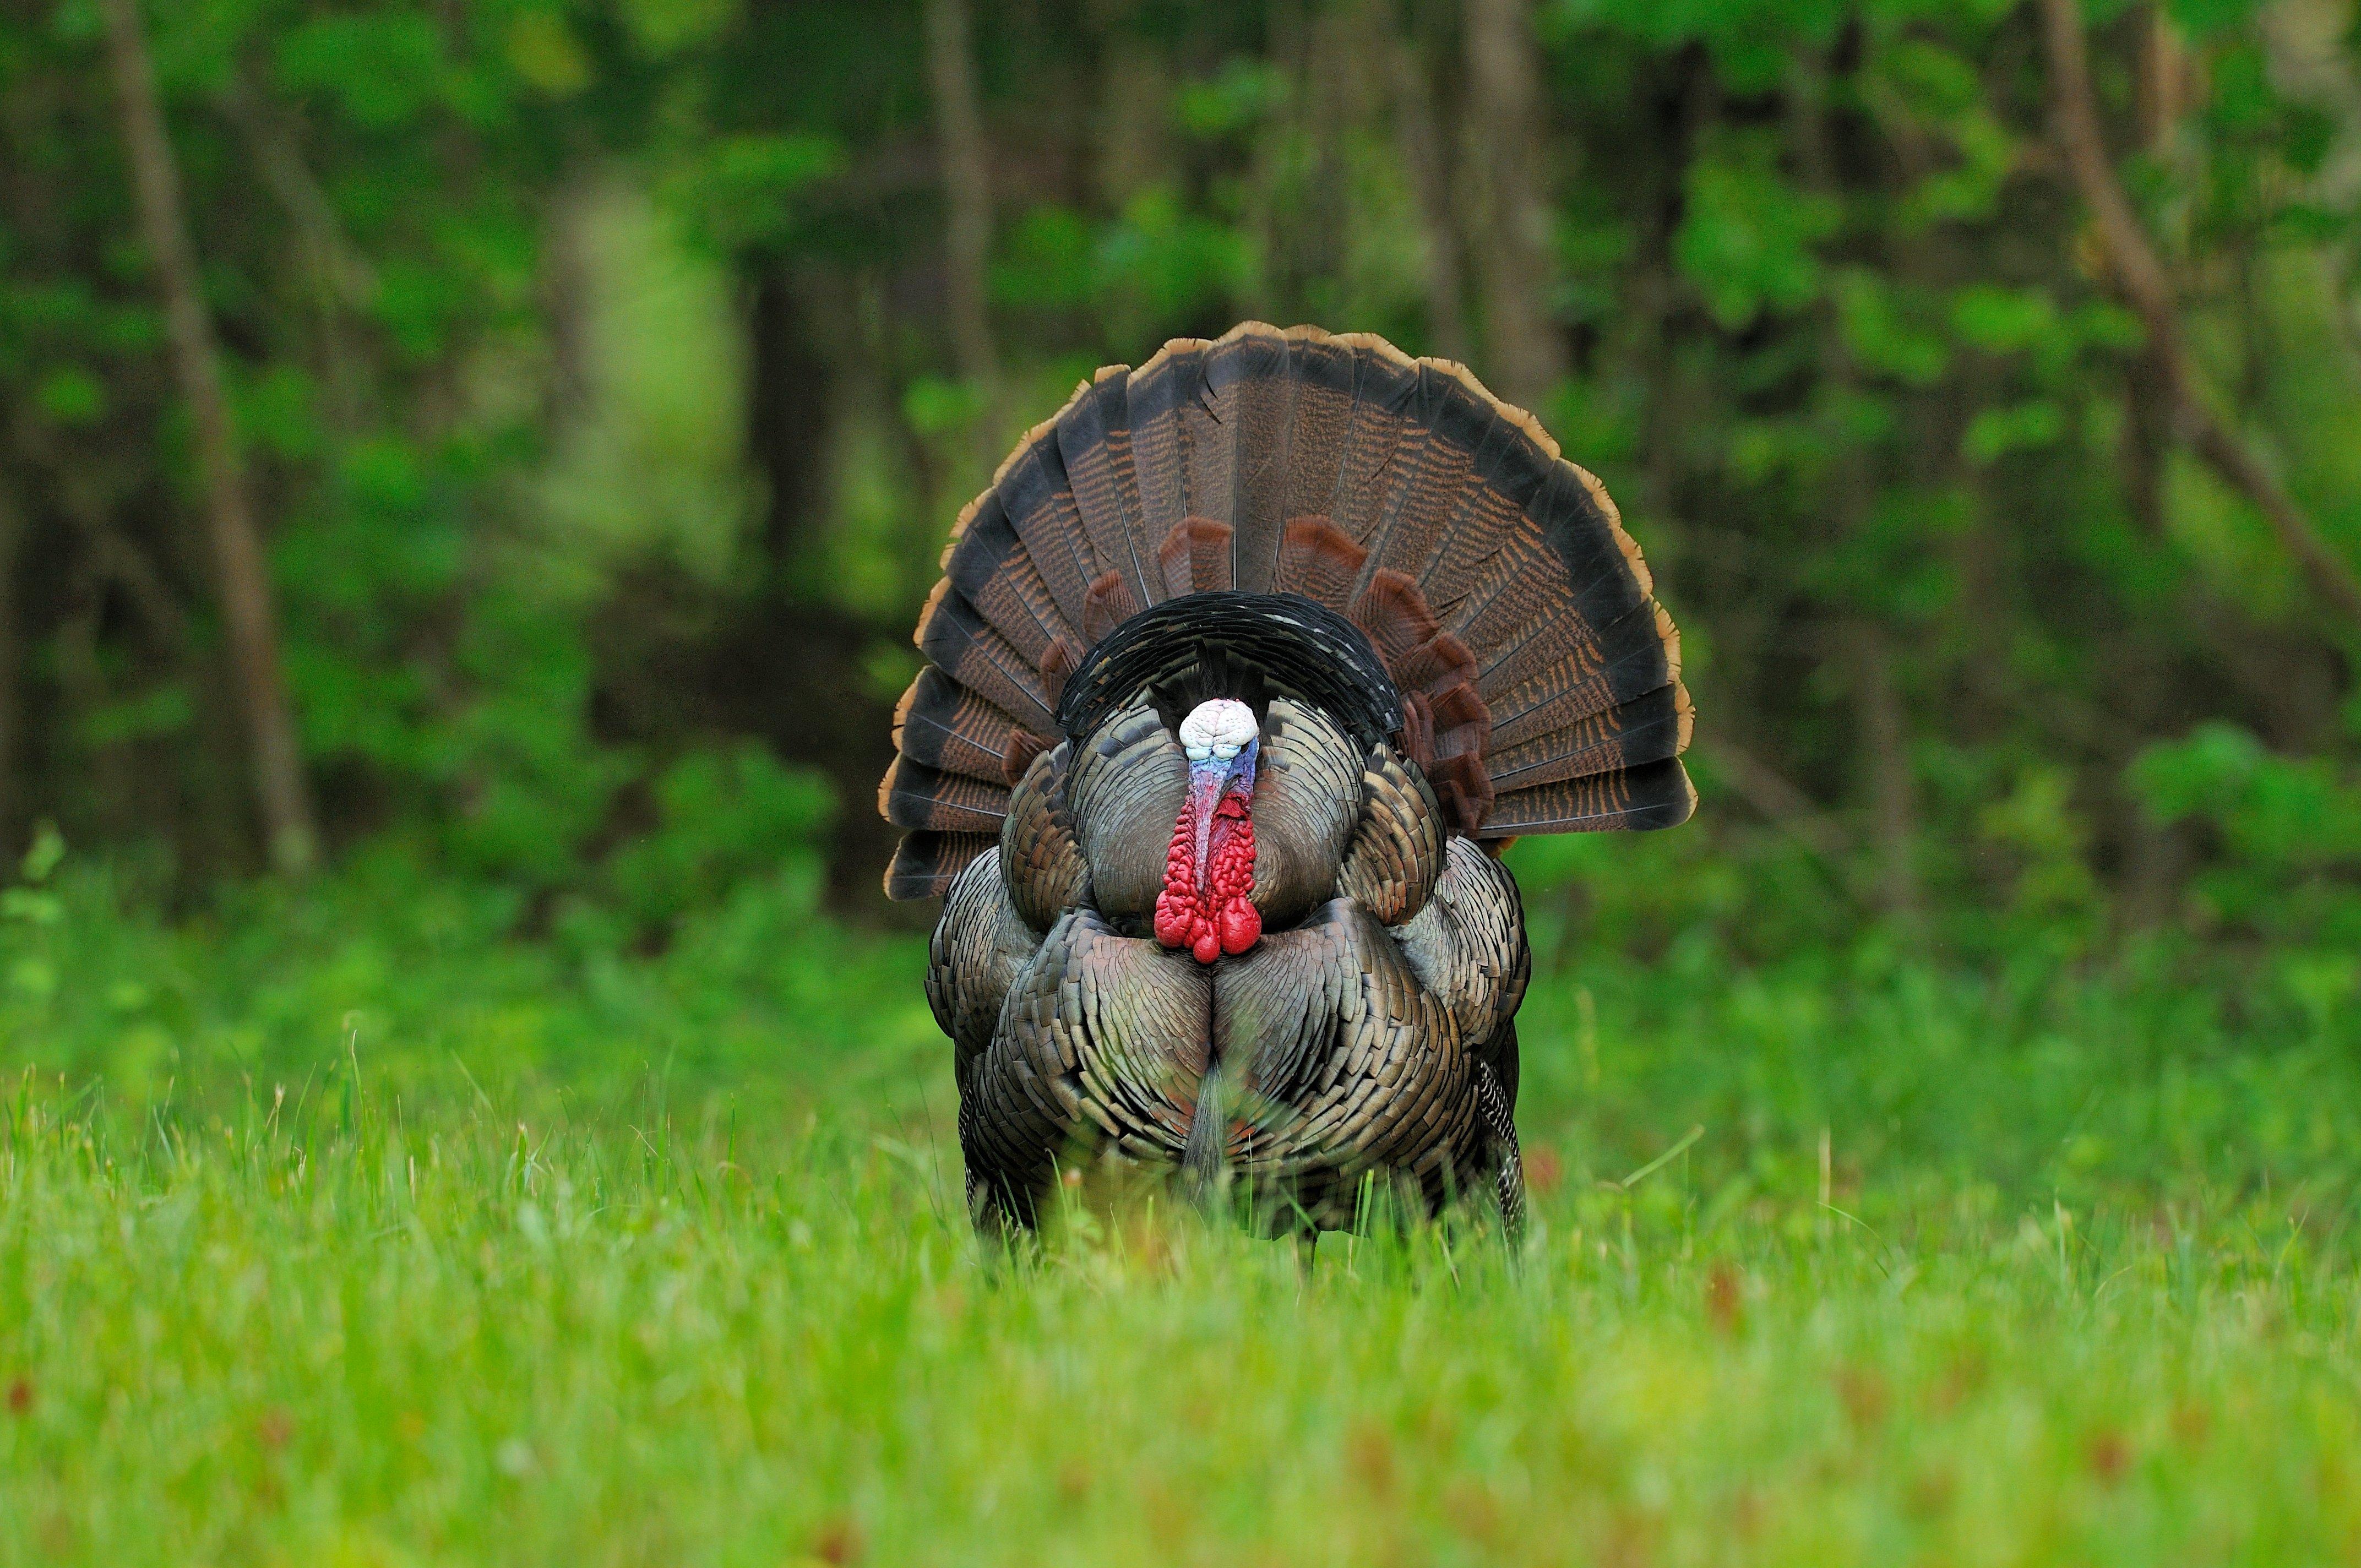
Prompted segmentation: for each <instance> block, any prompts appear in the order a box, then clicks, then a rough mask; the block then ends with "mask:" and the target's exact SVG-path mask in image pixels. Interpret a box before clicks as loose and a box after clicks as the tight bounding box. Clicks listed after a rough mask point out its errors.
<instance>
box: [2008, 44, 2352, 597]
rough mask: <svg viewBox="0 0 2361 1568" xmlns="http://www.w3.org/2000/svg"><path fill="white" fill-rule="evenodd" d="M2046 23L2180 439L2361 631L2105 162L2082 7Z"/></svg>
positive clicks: (2100, 215)
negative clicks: (2218, 395) (2184, 323)
mask: <svg viewBox="0 0 2361 1568" xmlns="http://www.w3.org/2000/svg"><path fill="white" fill-rule="evenodd" d="M2041 15H2042V23H2043V31H2044V33H2045V34H2046V36H2047V38H2048V51H2049V83H2050V96H2051V104H2052V109H2053V111H2054V113H2055V115H2056V117H2057V124H2058V136H2059V141H2060V142H2062V143H2063V144H2064V147H2065V152H2066V161H2067V165H2068V167H2069V168H2070V170H2071V171H2072V173H2073V176H2074V183H2075V184H2076V186H2078V187H2079V188H2080V189H2081V192H2082V200H2083V201H2084V202H2085V203H2088V204H2089V206H2090V209H2091V215H2092V218H2093V219H2095V220H2096V222H2097V224H2098V229H2099V241H2100V244H2101V246H2102V247H2103V248H2104V249H2105V251H2106V256H2107V261H2108V263H2109V265H2110V266H2111V267H2112V268H2113V269H2114V274H2115V280H2116V281H2117V282H2118V283H2120V284H2121V285H2122V287H2123V291H2124V294H2125V298H2127V299H2128V300H2129V301H2130V302H2131V305H2132V309H2133V310H2135V311H2136V312H2137V313H2139V317H2140V320H2141V322H2142V323H2144V324H2145V325H2146V326H2147V338H2148V345H2149V347H2150V349H2151V350H2152V352H2153V353H2154V355H2155V356H2156V363H2157V367H2158V370H2159V371H2161V372H2162V375H2163V378H2164V382H2165V390H2166V393H2167V395H2168V397H2169V399H2170V400H2171V402H2172V406H2173V411H2174V414H2175V417H2176V421H2177V422H2178V423H2179V424H2180V428H2181V432H2182V434H2183V436H2184V437H2185V438H2186V439H2187V441H2188V442H2189V444H2190V446H2191V448H2192V449H2193V450H2194V451H2195V452H2196V453H2197V455H2199V456H2200V457H2202V458H2203V459H2204V460H2205V461H2206V463H2208V464H2209V465H2211V466H2213V470H2214V472H2216V473H2218V474H2219V475H2221V476H2222V477H2223V478H2224V479H2225V480H2226V481H2228V482H2229V483H2230V484H2231V485H2232V486H2234V487H2235V488H2236V489H2238V490H2239V491H2240V492H2241V493H2242V494H2244V495H2245V496H2246V499H2248V500H2250V501H2252V502H2253V503H2254V504H2255V506H2256V508H2257V510H2259V511H2261V512H2262V514H2263V517H2264V520H2265V521H2267V522H2268V523H2269V524H2270V527H2271V532H2274V533H2276V534H2277V535H2279V543H2280V544H2281V545H2282V546H2283V547H2284V548H2285V549H2286V550H2287V552H2288V554H2290V555H2292V556H2294V557H2295V560H2296V564H2297V565H2299V566H2300V567H2301V568H2302V570H2303V573H2304V575H2305V576H2306V577H2307V578H2308V579H2310V581H2311V583H2312V588H2313V590H2314V591H2315V592H2317V593H2318V594H2319V595H2320V597H2321V598H2323V599H2326V600H2327V601H2328V602H2329V603H2330V604H2332V605H2334V607H2335V608H2336V609H2339V610H2341V611H2342V612H2343V613H2344V614H2345V617H2346V618H2347V619H2348V620H2353V621H2356V622H2361V574H2356V572H2355V570H2354V567H2353V565H2352V564H2351V563H2350V562H2348V561H2346V560H2345V558H2344V557H2343V556H2341V555H2339V554H2337V553H2336V552H2335V551H2334V549H2332V548H2331V547H2330V546H2329V544H2328V543H2327V541H2325V540H2323V538H2321V536H2320V534H2319V532H2318V531H2316V530H2315V529H2314V528H2313V527H2312V520H2311V518H2310V517H2308V516H2307V515H2306V514H2305V512H2304V510H2303V508H2302V507H2301V506H2300V505H2298V504H2297V502H2296V499H2295V498H2294V497H2293V496H2290V494H2289V493H2288V491H2287V488H2286V487H2285V486H2284V485H2282V484H2281V483H2280V482H2279V476H2278V475H2276V474H2274V473H2273V472H2272V471H2271V469H2270V467H2269V466H2268V464H2266V463H2265V462H2264V461H2263V459H2262V457H2261V455H2259V454H2257V452H2256V451H2255V449H2254V448H2253V447H2252V446H2251V445H2249V444H2247V443H2246V440H2245V439H2244V438H2243V437H2242V436H2240V435H2239V434H2238V433H2237V432H2236V431H2235V430H2233V429H2232V428H2231V427H2230V425H2229V423H2228V422H2226V421H2225V420H2224V418H2223V417H2222V414H2221V413H2220V411H2218V410H2217V409H2216V407H2215V406H2214V403H2213V398H2212V397H2211V395H2210V394H2209V393H2208V391H2207V390H2206V389H2205V387H2204V385H2203V384H2202V381H2201V380H2200V379H2199V378H2198V375H2197V372H2196V369H2195V367H2194V366H2193V365H2192V364H2191V359H2190V355H2189V347H2188V342H2187V339H2186V338H2185V336H2184V335H2183V334H2182V333H2181V330H2180V313H2179V311H2178V310H2177V309H2176V307H2175V305H2174V302H2173V290H2172V281H2171V279H2170V278H2169V276H2168V275H2167V274H2166V272H2165V269H2164V263H2163V261H2162V260H2161V259H2160V258H2158V255H2157V253H2156V247H2154V246H2153V245H2151V244H2149V242H2148V236H2147V230H2146V229H2145V228H2143V227H2142V226H2141V225H2140V221H2139V215H2138V214H2136V213H2135V212H2133V211H2132V204H2131V202H2130V200H2129V199H2128V198H2127V197H2126V196H2125V194H2124V190H2123V186H2122V185H2121V183H2119V182H2118V181H2116V179H2115V170H2114V164H2112V163H2111V162H2109V161H2108V159H2107V149H2106V143H2105V140H2104V139H2103V137H2102V136H2101V134H2100V130H2099V110H2098V103H2097V99H2096V96H2095V94H2093V93H2092V90H2091V64H2090V58H2089V54H2088V52H2087V49H2086V46H2085V43H2084V39H2083V36H2082V8H2081V5H2080V3H2079V0H2042V4H2041Z"/></svg>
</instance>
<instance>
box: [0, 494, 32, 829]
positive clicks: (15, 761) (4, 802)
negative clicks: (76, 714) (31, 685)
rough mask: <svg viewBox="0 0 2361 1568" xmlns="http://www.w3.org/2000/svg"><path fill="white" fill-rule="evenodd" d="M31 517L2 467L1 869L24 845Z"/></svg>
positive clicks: (0, 605) (0, 621)
mask: <svg viewBox="0 0 2361 1568" xmlns="http://www.w3.org/2000/svg"><path fill="white" fill-rule="evenodd" d="M26 526H27V524H26V518H25V511H24V506H23V502H22V501H21V499H19V498H18V496H17V494H16V482H15V480H14V479H13V478H12V477H11V476H10V475H9V474H8V473H7V472H6V471H5V469H0V870H5V869H6V868H7V866H8V859H7V858H8V857H13V856H14V855H15V854H16V850H18V849H19V848H20V847H21V846H22V845H23V843H24V841H25V840H24V831H23V829H24V824H23V823H22V822H21V821H20V820H19V817H18V814H19V813H20V812H21V811H22V810H23V808H24V793H23V784H22V782H21V781H22V778H23V770H24V764H25V753H26V746H25V704H24V700H23V688H22V685H21V684H20V683H21V680H22V672H23V664H24V628H23V624H22V622H21V620H19V618H18V616H17V614H16V559H17V557H18V555H19V554H22V553H23V550H24V543H25V529H26Z"/></svg>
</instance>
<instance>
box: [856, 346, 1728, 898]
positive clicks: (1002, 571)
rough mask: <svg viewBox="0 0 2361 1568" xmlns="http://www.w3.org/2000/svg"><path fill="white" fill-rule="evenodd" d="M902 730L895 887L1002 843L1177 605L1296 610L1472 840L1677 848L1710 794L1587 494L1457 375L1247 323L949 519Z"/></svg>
mask: <svg viewBox="0 0 2361 1568" xmlns="http://www.w3.org/2000/svg"><path fill="white" fill-rule="evenodd" d="M943 568H944V577H943V580H942V581H941V582H940V583H939V584H938V585H937V587H936V589H935V592H934V594H933V596H932V597H931V598H929V599H928V605H927V609H926V611H925V613H924V615H923V616H922V617H921V618H920V620H919V625H918V633H917V643H918V646H919V648H920V649H921V650H922V651H923V652H925V653H926V655H927V658H928V663H929V667H928V669H927V670H926V671H925V672H924V673H922V674H920V675H919V677H918V679H917V682H915V683H914V684H913V685H912V686H911V688H910V690H909V692H908V693H907V694H906V696H904V697H903V699H902V706H901V708H900V710H899V711H898V713H897V716H896V722H895V741H896V747H897V750H898V751H899V752H900V755H899V757H898V758H897V760H896V762H895V765H894V767H893V769H892V770H891V771H890V772H889V773H887V775H886V778H885V781H884V784H883V785H881V787H880V790H879V805H880V807H881V809H883V810H884V813H885V815H886V816H887V817H889V818H890V819H892V820H893V821H894V822H895V823H897V824H899V825H900V826H902V827H904V828H908V829H910V830H911V831H910V832H909V833H908V834H907V835H906V838H905V839H904V841H903V844H902V848H901V850H899V852H897V853H896V855H895V861H894V865H893V868H892V870H891V871H889V872H887V875H886V890H887V892H888V893H889V894H892V895H893V896H895V897H897V898H912V897H920V896H925V895H927V894H935V893H939V892H941V891H942V890H943V888H945V887H946V886H948V885H949V883H950V879H951V878H952V877H953V876H955V875H956V874H957V873H958V872H959V871H960V870H961V868H962V867H963V866H965V865H966V864H967V862H968V861H970V860H972V859H973V858H974V856H975V855H976V854H978V853H980V852H981V851H982V850H983V848H984V846H986V845H987V844H989V843H991V842H992V841H993V836H994V834H995V833H996V831H997V829H998V826H999V822H1000V819H1001V817H1003V815H1005V810H1006V805H1007V800H1008V791H1009V786H1010V784H1011V782H1012V781H1013V780H1014V778H1015V777H1016V775H1017V773H1020V772H1021V771H1022V768H1023V766H1024V764H1025V763H1026V762H1029V761H1030V760H1031V758H1032V757H1033V756H1034V755H1035V754H1037V753H1038V751H1040V750H1042V749H1043V748H1044V747H1046V746H1048V745H1049V744H1050V743H1051V742H1052V741H1053V740H1054V739H1055V737H1056V736H1057V733H1058V729H1057V723H1056V715H1057V711H1058V706H1059V699H1060V696H1061V694H1062V693H1063V691H1064V687H1065V684H1066V681H1067V679H1068V677H1069V676H1071V675H1072V674H1074V672H1075V670H1076V669H1077V668H1078V667H1079V666H1080V665H1081V664H1082V663H1083V661H1084V659H1085V656H1086V655H1087V654H1088V653H1089V652H1090V650H1091V649H1092V648H1093V646H1094V645H1096V644H1097V643H1098V642H1100V641H1102V640H1103V639H1104V638H1105V637H1107V636H1108V635H1109V634H1110V633H1111V632H1112V631H1113V630H1115V628H1116V627H1118V626H1120V625H1122V624H1123V623H1124V622H1125V621H1126V620H1129V619H1130V618H1131V617H1132V616H1135V615H1137V614H1138V613H1140V612H1141V611H1143V610H1146V609H1149V608H1151V607H1153V606H1155V605H1158V604H1160V603H1162V602H1164V601H1165V600H1167V599H1171V598H1181V597H1184V596H1187V595H1190V594H1194V593H1205V592H1213V591H1220V590H1232V589H1234V590H1236V591H1239V592H1244V593H1253V594H1271V593H1282V594H1300V595H1302V596H1303V597H1304V598H1310V599H1312V600H1314V601H1316V602H1318V603H1320V604H1322V605H1324V606H1326V607H1327V608H1329V609H1333V610H1335V611H1337V612H1338V613H1340V614H1342V615H1344V616H1345V617H1347V618H1348V619H1349V620H1352V621H1353V623H1354V624H1355V625H1356V626H1357V627H1358V628H1359V629H1360V630H1361V631H1362V632H1364V633H1365V634H1366V635H1367V638H1368V640H1369V641H1370V643H1371V644H1372V646H1373V647H1374V648H1375V649H1376V650H1377V652H1378V656H1379V658H1380V659H1381V660H1382V661H1383V663H1384V664H1385V666H1386V669H1387V671H1388V673H1389V674H1390V675H1391V676H1392V677H1393V679H1394V681H1395V683H1396V685H1398V686H1399V687H1400V695H1401V698H1402V709H1403V713H1402V729H1401V732H1400V737H1399V740H1400V743H1401V746H1402V749H1403V751H1405V752H1406V753H1407V754H1408V755H1410V756H1411V757H1412V758H1414V759H1415V760H1416V761H1417V762H1419V763H1420V765H1421V766H1422V768H1423V769H1424V770H1425V772H1426V773H1427V775H1428V777H1429V779H1430V781H1431V782H1432V783H1433V784H1434V787H1435V791H1436V795H1437V796H1438V798H1440V799H1442V800H1443V801H1444V803H1445V805H1446V807H1447V810H1448V812H1449V814H1450V818H1451V822H1452V826H1453V827H1454V828H1455V829H1456V830H1457V831H1459V832H1462V833H1465V834H1467V835H1470V836H1473V837H1477V838H1480V839H1506V838H1511V837H1514V836H1516V835H1519V834H1524V833H1554V832H1576V831H1587V830H1595V829H1600V828H1661V827H1668V826H1671V825H1672V824H1674V823H1676V822H1680V821H1683V820H1686V818H1687V817H1688V816H1689V814H1690V812H1691V811H1692V810H1693V809H1694V807H1695V804H1696V792H1695V791H1694V790H1693V789H1692V788H1691V787H1690V784H1689V781H1688V776H1687V773H1686V771H1685V770H1684V769H1683V767H1682V765H1681V762H1680V755H1681V753H1682V751H1685V750H1686V747H1687V745H1688V740H1689V734H1690V729H1691V724H1692V714H1691V709H1690V706H1689V700H1688V694H1687V692H1686V689H1685V688H1684V687H1683V686H1682V685H1681V682H1680V636H1679V632H1678V631H1677V630H1675V627H1674V625H1673V622H1672V620H1671V618H1670V617H1669V616H1667V615H1666V614H1665V613H1664V609H1663V608H1662V607H1661V606H1660V605H1658V604H1657V603H1656V601H1655V599H1654V598H1653V580H1652V579H1651V578H1650V576H1649V575H1648V569H1647V566H1646V564H1645V563H1644V562H1642V559H1641V557H1640V551H1639V547H1638V546H1637V545H1636V544H1634V543H1632V541H1631V536H1630V535H1629V534H1627V533H1626V532H1624V531H1623V528H1622V524H1621V521H1620V518H1619V516H1618V515H1617V513H1616V510H1615V507H1614V503H1613V502H1612V501H1610V500H1609V499H1608V497H1607V492H1606V490H1605V488H1603V487H1601V486H1600V485H1599V483H1598V480H1597V479H1596V478H1594V477H1592V476H1591V475H1589V474H1588V473H1587V472H1585V471H1584V470H1582V469H1581V468H1578V467H1576V466H1574V465H1573V464H1571V463H1568V462H1566V461H1565V460H1564V459H1563V458H1562V457H1561V456H1560V455H1559V454H1558V448H1557V444H1556V443H1555V442H1554V441H1552V440H1551V439H1550V437H1549V435H1548V434H1547V433H1545V432H1543V429H1542V428H1541V425H1540V424H1539V422H1536V421H1535V420H1534V419H1533V417H1532V415H1531V414H1528V413H1526V412H1525V411H1522V410H1520V409H1515V408H1511V407H1509V406H1508V405H1506V404H1504V403H1502V402H1500V401H1499V400H1498V399H1496V398H1494V397H1493V396H1492V395H1491V394H1490V393H1488V392H1487V391H1486V390H1485V389H1484V388H1483V387H1482V385H1481V384H1480V383H1478V382H1477V379H1476V378H1474V377H1473V376H1471V375H1470V374H1469V373H1468V372H1467V371H1466V369H1465V368H1464V367H1460V366H1458V365H1455V364H1452V363H1449V362H1448V361H1444V360H1433V359H1411V358H1410V357H1408V356H1405V355H1403V354H1402V353H1400V351H1399V350H1397V349H1396V348H1394V347H1393V345H1390V344H1389V343H1387V342H1385V341H1384V340H1383V339H1380V338H1377V337H1371V336H1367V335H1363V334H1345V335H1331V334H1327V333H1324V332H1322V331H1320V330H1319V329H1317V328H1314V327H1295V328H1291V329H1289V330H1287V331H1283V332H1282V331H1280V330H1279V329H1278V328H1276V327H1270V326H1266V325H1263V324H1262V323H1253V322H1249V323H1246V324H1244V325H1242V326H1239V327H1237V328H1235V329H1234V330H1233V331H1231V332H1230V333H1228V334H1225V335H1224V336H1223V337H1222V338H1221V339H1219V340H1218V341H1216V342H1212V343H1207V342H1204V341H1202V340H1200V339H1194V338H1188V339H1178V340H1175V341H1174V342H1171V343H1169V344H1167V345H1165V346H1164V348H1163V349H1162V350H1161V351H1160V352H1159V353H1158V354H1157V355H1156V356H1155V357H1154V358H1152V359H1150V360H1149V361H1148V363H1147V364H1145V365H1143V366H1141V367H1139V368H1137V370H1133V369H1128V368H1126V367H1120V366H1117V367H1109V368H1106V369H1103V370H1101V371H1100V372H1099V373H1098V374H1097V376H1096V377H1095V378H1093V379H1092V380H1091V381H1088V382H1085V383H1084V384H1083V385H1082V386H1081V387H1079V388H1077V389H1075V392H1074V395H1073V397H1072V398H1071V399H1070V400H1068V402H1067V404H1066V406H1065V407H1064V408H1063V409H1062V410H1060V411H1059V412H1058V414H1057V415H1056V416H1055V417H1054V418H1052V419H1050V420H1049V421H1048V422H1045V423H1043V424H1040V425H1038V426H1036V427H1035V428H1034V429H1033V430H1032V431H1030V432H1028V433H1027V435H1026V437H1025V439H1024V440H1023V441H1021V442H1019V443H1018V444H1017V447H1016V451H1015V452H1013V453H1012V454H1011V455H1010V456H1009V458H1008V460H1007V461H1006V462H1005V463H1004V464H1003V465H1002V466H1001V468H1000V471H999V473H997V474H996V475H995V476H994V479H993V484H992V488H990V489H988V490H986V491H985V492H984V493H983V495H982V496H980V497H978V498H977V499H976V500H975V502H974V503H973V504H972V505H971V506H970V507H969V508H968V509H967V510H966V511H965V512H963V513H962V514H961V518H960V521H959V524H958V526H957V527H956V528H955V529H954V531H953V533H952V538H951V543H950V546H949V548H948V549H947V550H946V552H945V554H944V557H943Z"/></svg>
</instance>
